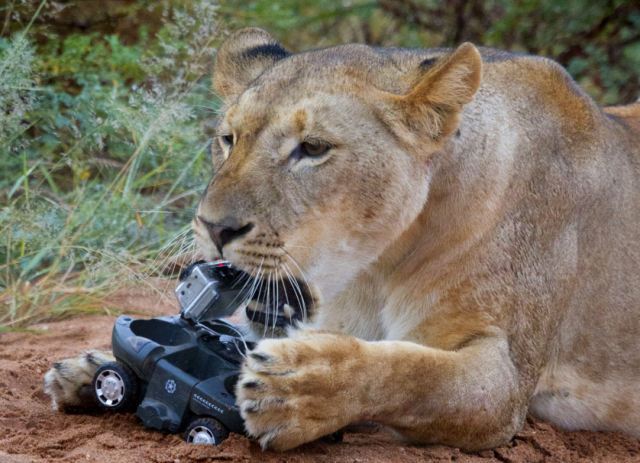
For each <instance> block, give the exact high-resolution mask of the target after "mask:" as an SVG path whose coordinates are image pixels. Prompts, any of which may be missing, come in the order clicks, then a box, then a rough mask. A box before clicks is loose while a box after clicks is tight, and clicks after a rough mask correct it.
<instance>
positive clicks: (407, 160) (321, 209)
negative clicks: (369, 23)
mask: <svg viewBox="0 0 640 463" xmlns="http://www.w3.org/2000/svg"><path fill="white" fill-rule="evenodd" d="M480 75H481V59H480V55H479V53H478V51H477V49H476V48H475V47H474V46H473V45H471V44H463V45H462V46H460V47H459V48H458V49H457V50H455V51H453V52H452V53H450V54H444V55H443V56H441V57H440V58H437V59H430V60H424V59H423V58H422V59H418V60H416V57H415V55H413V54H410V53H409V52H408V53H407V55H406V59H402V57H401V58H400V59H399V58H398V56H397V54H396V55H394V56H393V57H392V56H391V55H390V54H388V53H386V52H385V51H384V50H379V49H375V48H372V47H368V46H364V45H345V46H339V47H334V48H329V49H323V50H315V51H310V52H306V53H300V54H290V53H289V52H287V51H286V50H285V49H284V48H283V47H282V46H280V45H279V44H278V43H277V42H275V41H274V40H273V38H271V36H269V34H267V33H266V32H264V31H262V30H259V29H245V30H242V31H239V32H237V33H235V34H234V35H232V36H231V37H230V38H229V39H228V40H227V41H226V42H225V43H224V44H223V46H222V47H221V48H220V50H219V52H218V56H217V61H216V67H215V74H214V87H215V90H216V92H217V93H218V94H219V95H220V96H221V97H222V99H223V102H224V104H223V108H222V111H223V114H222V115H221V117H220V122H219V124H218V127H217V139H216V140H215V141H214V149H213V158H214V159H213V162H214V169H215V175H214V177H213V179H212V180H211V182H210V183H209V185H208V187H207V189H206V191H205V193H204V195H203V197H202V200H201V201H200V204H199V206H198V209H197V214H196V218H195V219H194V230H195V235H196V239H197V241H198V243H199V245H200V247H201V249H202V250H203V251H204V253H205V255H207V256H208V257H213V256H217V255H219V254H222V255H223V256H224V258H226V259H228V260H230V261H231V262H232V263H233V264H235V265H236V266H238V267H239V268H241V269H243V270H245V271H246V272H247V273H250V274H251V275H253V276H254V277H258V279H259V280H261V281H270V282H271V285H273V286H272V291H273V292H277V291H278V290H279V289H280V290H283V289H284V288H278V287H277V286H276V285H275V283H274V282H275V281H283V282H285V285H286V284H287V283H286V282H287V281H292V280H290V278H295V279H297V280H307V281H308V283H309V285H310V287H311V288H312V292H313V293H314V295H315V296H316V297H320V298H321V299H324V300H327V299H330V298H332V297H334V296H335V295H336V294H338V293H339V292H340V291H341V290H342V289H343V288H344V287H345V285H346V284H348V282H349V281H350V280H351V279H353V278H354V277H355V276H356V275H357V274H358V273H359V272H361V271H363V269H365V268H366V267H367V266H368V265H370V264H371V263H372V262H373V261H374V260H375V259H376V258H378V257H379V256H380V254H381V253H382V252H383V251H384V250H385V249H386V248H387V247H388V246H389V245H390V244H391V243H393V242H394V240H396V239H397V238H398V237H399V236H400V234H401V233H402V232H403V231H404V230H406V229H407V227H408V226H409V225H410V224H411V223H412V222H413V221H414V220H415V219H416V217H417V216H418V214H419V212H420V211H421V210H422V209H423V207H424V205H425V202H426V199H427V193H428V190H429V181H430V163H431V159H432V157H433V155H434V153H436V152H437V151H438V150H439V149H440V147H441V146H442V144H443V142H444V141H445V140H446V138H447V137H448V136H449V135H450V134H451V133H452V132H454V131H455V128H456V125H457V122H458V117H459V112H460V110H461V108H462V106H463V105H464V104H465V103H467V102H469V101H470V100H471V99H472V98H473V96H474V94H475V92H476V90H477V89H478V86H479V84H480ZM252 284H253V283H252ZM268 284H269V283H265V285H268ZM290 295H292V297H293V294H292V293H290ZM307 296H308V295H307ZM274 297H276V296H274ZM293 305H296V304H293Z"/></svg>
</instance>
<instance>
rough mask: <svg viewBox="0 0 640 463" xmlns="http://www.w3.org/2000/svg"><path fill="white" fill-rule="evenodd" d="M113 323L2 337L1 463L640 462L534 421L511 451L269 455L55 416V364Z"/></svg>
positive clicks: (624, 448) (113, 419)
mask: <svg viewBox="0 0 640 463" xmlns="http://www.w3.org/2000/svg"><path fill="white" fill-rule="evenodd" d="M113 305H115V306H120V307H123V308H126V310H127V312H128V313H139V314H145V315H159V314H167V313H174V312H175V310H176V309H175V306H174V305H173V303H172V301H171V300H170V299H165V300H164V301H162V300H160V299H159V298H158V297H157V296H156V295H150V294H145V292H144V291H136V293H134V294H129V295H120V296H118V297H116V298H115V299H114V301H113ZM113 319H114V317H109V316H93V317H79V318H74V319H71V320H67V321H62V322H55V323H48V324H46V325H37V326H34V327H33V328H34V330H35V331H33V332H24V333H8V334H2V335H0V430H1V431H0V462H50V461H55V462H58V461H67V462H82V461H105V462H106V461H108V462H109V463H120V462H131V461H145V462H146V461H149V462H169V463H177V462H190V461H202V462H205V461H266V462H285V461H286V462H309V461H331V462H350V463H355V462H389V461H394V462H413V461H421V462H426V461H438V462H453V461H455V462H491V461H500V462H566V463H569V462H640V441H639V440H636V439H631V438H628V437H625V436H622V435H619V434H612V433H591V432H576V433H568V432H560V431H558V430H555V429H554V428H553V427H551V426H550V425H548V424H545V423H541V422H536V421H533V420H529V421H528V423H527V426H526V427H525V429H524V430H523V431H522V432H521V433H519V434H518V435H517V436H516V437H515V439H514V440H513V442H511V444H510V445H508V446H505V447H501V448H498V449H496V450H492V451H485V452H481V453H479V454H467V453H463V452H461V451H460V450H458V449H452V448H447V447H437V446H436V447H418V446H412V445H406V444H402V443H399V442H398V441H396V440H395V439H394V438H393V436H392V435H391V434H390V433H388V432H386V431H384V430H380V429H375V428H371V429H367V430H363V429H361V430H359V431H357V432H347V433H345V436H344V441H343V442H342V443H338V444H332V443H327V442H315V443H311V444H308V445H306V446H303V447H302V448H300V449H297V450H295V451H291V452H287V453H284V454H280V453H274V452H262V451H261V450H260V448H259V447H258V446H257V445H256V444H254V443H252V442H250V441H249V440H248V439H246V438H245V437H243V436H239V435H232V436H231V437H230V438H229V439H227V440H226V441H225V442H224V443H223V444H222V445H220V446H218V447H204V446H194V445H188V444H186V443H184V442H183V441H182V439H181V437H180V436H178V435H167V434H162V433H159V432H155V431H150V430H146V429H145V428H143V426H142V425H141V424H140V423H139V422H138V421H137V419H136V417H135V416H134V415H130V414H129V415H99V414H96V415H65V414H62V413H57V412H53V411H52V410H51V409H50V406H49V400H48V398H47V396H46V395H45V394H44V393H43V391H42V377H43V374H44V373H45V371H46V370H47V369H48V368H49V366H50V365H51V363H52V362H53V361H55V360H58V359H60V358H64V357H66V356H70V355H74V354H77V353H78V352H80V351H81V350H82V349H87V348H105V349H108V348H109V340H110V334H111V327H112V324H113Z"/></svg>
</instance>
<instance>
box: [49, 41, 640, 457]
mask: <svg viewBox="0 0 640 463" xmlns="http://www.w3.org/2000/svg"><path fill="white" fill-rule="evenodd" d="M214 84H215V87H216V90H217V91H218V93H219V94H220V95H221V96H222V97H223V98H224V102H225V105H224V116H223V117H222V118H221V122H220V126H219V128H218V130H219V133H220V135H232V136H233V138H234V143H233V147H232V148H230V147H229V146H226V145H224V144H222V145H221V147H220V148H216V149H215V151H216V152H215V153H214V158H215V159H214V162H215V163H216V170H217V174H216V176H215V177H214V179H213V180H212V182H211V183H210V185H209V187H208V189H207V192H206V193H205V195H204V197H203V198H202V201H201V203H200V205H199V208H198V213H197V214H198V215H199V216H201V217H202V218H204V219H205V220H207V221H210V222H221V221H224V220H227V219H229V218H230V217H231V218H233V219H235V220H236V221H240V222H241V223H249V222H251V223H253V224H254V228H253V229H252V230H251V232H250V233H249V234H248V235H246V236H245V237H243V238H242V239H238V240H235V241H233V242H231V243H230V244H228V245H227V246H226V247H225V248H224V255H225V257H226V258H228V259H230V260H231V261H232V262H233V263H235V264H236V265H238V266H239V267H241V268H243V269H244V270H246V271H248V272H253V273H255V272H256V271H257V268H258V266H259V265H260V264H262V265H263V267H265V266H266V268H270V269H272V270H270V272H272V273H271V274H272V275H277V274H276V273H275V272H276V271H277V269H282V267H283V266H285V265H287V266H288V268H289V270H291V271H292V272H293V273H294V274H295V275H296V276H297V277H298V278H300V279H302V278H303V277H306V279H307V280H308V282H309V284H310V285H311V287H312V291H313V293H314V296H315V298H316V304H315V306H314V307H313V308H312V310H311V313H310V320H309V322H308V323H307V325H306V327H305V328H304V329H301V330H296V331H293V332H292V333H290V337H289V338H287V339H269V340H263V341H261V342H260V343H259V345H258V346H257V348H256V350H255V352H254V353H253V354H252V355H251V356H250V358H249V359H248V361H247V363H246V364H245V366H244V368H243V373H242V378H241V381H240V382H239V385H238V390H237V395H238V404H239V406H240V408H241V411H242V414H243V417H244V419H245V421H246V427H247V430H248V431H249V433H250V434H251V435H253V436H255V437H256V438H258V439H259V440H260V442H261V443H262V444H263V445H264V446H269V447H273V448H276V449H287V448H291V447H295V446H298V445H300V444H302V443H304V442H308V441H310V440H313V439H315V438H317V437H320V436H322V435H325V434H329V433H331V432H334V431H336V430H338V429H340V428H341V427H343V426H344V425H346V424H349V423H352V422H355V421H359V420H373V421H376V422H379V423H381V424H383V425H387V426H389V427H391V428H393V429H395V430H396V431H398V432H399V433H400V434H402V435H403V436H405V437H406V438H409V439H411V440H414V441H416V442H422V443H442V444H449V445H454V446H459V447H463V448H465V449H471V450H473V449H482V448H487V447H492V446H497V445H500V444H503V443H505V442H506V441H508V440H509V439H510V438H511V437H512V436H513V435H514V433H515V432H517V431H518V430H519V429H520V427H521V426H522V423H523V421H524V418H525V415H526V413H527V411H530V412H532V413H534V414H536V415H538V416H541V417H543V418H545V419H548V420H550V421H552V422H554V423H556V424H558V425H560V426H562V427H564V428H567V429H593V430H618V431H623V432H627V433H630V434H632V435H635V436H640V387H638V386H639V383H640V345H639V344H638V341H637V339H638V336H639V335H640V278H639V272H638V268H639V267H640V236H639V234H640V176H639V174H640V172H639V162H640V147H639V142H640V132H639V131H638V124H637V121H638V118H639V112H638V108H637V107H636V106H634V107H627V108H625V107H617V108H607V109H605V110H602V109H600V108H598V107H597V106H596V105H595V104H594V102H593V101H592V100H591V99H590V98H589V97H588V96H587V95H586V94H585V93H584V92H583V91H582V90H581V89H580V88H579V87H578V86H577V85H576V84H575V83H574V82H573V81H572V79H571V78H570V77H569V76H568V74H567V73H566V72H565V71H564V70H563V69H562V68H561V67H560V66H559V65H557V64H556V63H554V62H553V61H550V60H548V59H544V58H538V57H530V56H519V55H511V54H507V53H503V52H499V51H495V50H489V49H482V50H481V51H480V53H479V52H478V50H477V49H476V48H475V47H474V46H472V45H470V44H464V45H462V46H461V47H460V48H458V49H457V50H456V51H453V52H449V51H445V50H434V51H430V50H425V51H416V50H401V49H389V50H387V49H376V48H372V47H368V46H364V45H345V46H340V47H334V48H329V49H324V50H317V51H311V52H306V53H301V54H296V55H290V54H288V53H287V52H286V51H284V50H283V49H282V48H281V47H280V46H279V45H278V44H277V43H276V42H275V41H274V40H273V39H272V38H271V37H270V36H269V35H268V34H267V33H265V32H264V31H260V30H257V29H248V30H243V31H240V32H238V33H236V34H235V35H233V36H232V37H231V38H229V39H228V41H227V42H226V43H225V44H224V45H223V46H222V47H221V49H220V51H219V54H218V58H217V66H216V74H215V78H214ZM309 138H311V139H321V140H324V141H326V142H328V143H330V144H331V145H332V149H331V150H330V151H329V152H328V153H327V154H326V155H325V156H322V157H319V158H312V159H311V158H303V159H298V160H295V159H291V157H290V153H291V152H292V150H294V149H295V147H296V146H297V145H298V144H299V143H300V142H301V141H303V140H305V139H309ZM194 232H195V235H196V239H197V240H198V242H199V243H200V245H201V248H202V250H203V251H204V252H205V253H206V254H207V255H209V256H210V257H213V256H215V255H216V254H217V251H216V250H215V247H214V246H213V243H212V242H211V240H210V238H209V236H208V234H207V232H206V230H205V227H204V226H203V224H202V222H201V221H200V220H199V219H196V220H195V221H194ZM294 261H295V263H294ZM77 362H79V360H77V359H76V360H73V359H72V360H69V361H67V362H66V363H63V364H62V365H64V367H65V368H66V370H65V371H66V372H67V373H68V372H69V371H70V370H69V369H71V370H72V369H73V368H76V367H77V365H80V364H79V363H77ZM85 363H86V362H85ZM82 365H84V364H82ZM59 370H60V366H59V367H58V369H53V370H52V371H51V372H50V373H48V375H47V378H48V384H58V385H59V386H60V388H59V389H60V390H58V389H57V388H51V387H50V386H49V387H50V393H51V394H52V396H53V398H54V403H55V404H58V405H59V406H64V405H65V404H66V403H72V402H73V401H77V400H76V399H75V398H74V391H76V390H77V389H78V387H79V386H81V384H82V383H83V380H84V378H85V376H82V375H78V376H77V380H76V381H73V378H71V382H62V381H59V380H58V379H57V376H58V373H57V371H58V372H59ZM67 377H69V375H68V374H67ZM56 381H57V383H56Z"/></svg>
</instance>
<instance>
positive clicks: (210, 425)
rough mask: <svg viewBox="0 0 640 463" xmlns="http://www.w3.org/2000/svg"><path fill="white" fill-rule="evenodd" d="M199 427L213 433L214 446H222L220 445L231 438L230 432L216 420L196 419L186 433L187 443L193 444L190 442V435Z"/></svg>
mask: <svg viewBox="0 0 640 463" xmlns="http://www.w3.org/2000/svg"><path fill="white" fill-rule="evenodd" d="M198 426H202V427H205V428H207V429H208V430H209V431H211V434H213V439H214V444H213V445H220V443H221V442H222V441H223V440H225V439H226V438H227V437H228V436H229V430H228V429H227V428H226V427H225V426H224V425H223V424H222V423H220V422H219V421H218V420H216V419H215V418H196V419H194V420H193V421H191V423H189V426H187V429H186V431H185V432H184V441H185V442H187V443H191V442H189V433H190V432H191V430H192V429H194V428H196V427H198Z"/></svg>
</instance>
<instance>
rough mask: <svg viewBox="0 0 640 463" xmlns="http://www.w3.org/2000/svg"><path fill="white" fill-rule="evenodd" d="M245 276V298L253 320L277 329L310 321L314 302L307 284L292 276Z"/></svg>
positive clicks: (248, 311)
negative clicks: (281, 277)
mask: <svg viewBox="0 0 640 463" xmlns="http://www.w3.org/2000/svg"><path fill="white" fill-rule="evenodd" d="M245 275H247V278H245V280H246V281H244V283H243V288H244V289H243V293H244V294H243V299H245V300H248V303H247V306H246V308H245V313H246V315H247V318H248V319H249V320H251V321H252V322H254V323H259V324H262V325H264V326H265V327H266V328H269V327H272V328H274V329H275V328H276V327H277V328H283V327H285V326H289V325H293V324H295V323H296V322H302V321H305V320H308V318H309V316H310V313H311V310H312V308H313V303H314V299H313V297H312V296H311V291H310V290H309V287H308V286H307V285H306V284H305V283H304V282H302V281H300V280H298V279H297V278H294V277H291V276H287V277H285V278H284V279H276V278H274V277H273V276H267V277H262V278H255V277H252V276H249V274H245Z"/></svg>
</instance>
